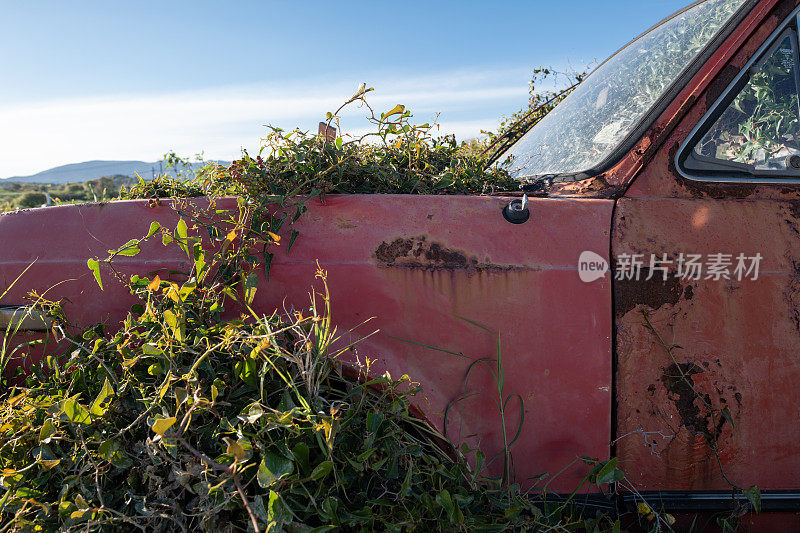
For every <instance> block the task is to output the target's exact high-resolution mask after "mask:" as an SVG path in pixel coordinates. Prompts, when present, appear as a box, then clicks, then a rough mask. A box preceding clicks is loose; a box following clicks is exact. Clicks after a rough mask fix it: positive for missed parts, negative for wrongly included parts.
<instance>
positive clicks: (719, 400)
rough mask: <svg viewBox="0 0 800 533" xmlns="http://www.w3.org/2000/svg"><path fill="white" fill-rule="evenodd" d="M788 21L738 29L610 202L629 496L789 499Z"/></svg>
mask: <svg viewBox="0 0 800 533" xmlns="http://www.w3.org/2000/svg"><path fill="white" fill-rule="evenodd" d="M797 12H798V10H797V9H796V8H795V3H794V2H784V3H782V4H781V5H779V6H777V7H776V8H775V9H774V10H773V13H772V16H771V17H769V18H765V19H764V22H762V24H761V26H760V27H759V28H751V29H749V30H748V31H749V32H750V33H749V37H748V39H747V40H745V41H743V42H742V43H741V45H740V47H739V49H738V51H737V52H736V53H735V55H733V57H732V59H731V60H730V62H729V63H728V65H727V66H725V67H724V68H722V69H720V70H719V71H718V72H719V74H718V75H717V78H716V79H715V80H714V81H713V82H712V83H711V84H710V85H709V87H708V89H707V90H706V92H705V93H704V94H701V95H700V97H699V98H698V99H697V100H696V101H695V102H694V103H693V106H692V108H691V109H690V110H689V111H688V113H687V114H686V115H685V117H684V118H683V119H682V121H681V123H680V124H679V125H678V126H677V127H676V128H675V130H674V131H673V132H672V133H671V135H670V136H669V138H668V139H667V140H666V142H665V143H664V145H663V146H662V147H661V148H660V149H659V151H658V152H657V154H656V155H655V156H654V157H653V159H652V160H651V161H650V162H649V163H648V164H647V166H646V167H645V168H644V169H643V170H642V171H641V173H640V174H639V175H638V176H637V177H636V179H635V181H634V182H633V184H632V185H631V187H630V188H629V189H628V190H627V192H626V193H625V194H624V196H623V197H622V198H620V199H619V200H618V202H617V206H616V210H615V214H614V229H613V235H612V255H613V257H614V260H615V263H616V272H615V281H614V298H615V302H614V309H615V324H616V328H615V330H616V349H615V353H616V370H615V383H616V398H617V414H616V428H615V441H614V442H615V448H616V454H617V456H618V457H619V460H620V463H621V465H622V468H623V469H624V470H625V471H626V472H627V473H628V475H629V477H630V480H631V481H632V483H633V485H634V487H635V488H636V489H638V490H641V491H683V490H687V489H688V490H693V491H697V490H704V491H711V493H710V494H711V495H710V496H709V494H708V493H707V494H705V496H704V497H706V498H708V497H711V498H714V497H717V498H718V499H720V500H721V499H727V500H728V501H729V500H730V494H731V492H732V491H733V492H734V493H736V492H739V494H740V495H741V491H740V490H739V489H743V488H747V487H750V486H753V485H756V486H758V487H759V488H760V489H762V491H764V493H763V495H762V497H763V498H764V501H771V502H773V503H775V502H777V501H778V500H781V501H784V502H789V501H790V500H792V501H794V503H786V505H788V508H793V507H792V506H793V505H796V497H797V495H798V494H800V425H798V424H797V414H798V405H800V387H798V386H797V384H798V383H799V382H800V185H798V184H800V144H798V139H800V135H799V134H800V127H799V126H798V124H799V123H800V114H799V113H798V105H800V104H798V86H800V83H799V82H798V79H799V78H798V72H800V70H799V69H798V45H797ZM781 490H782V491H786V490H788V491H790V492H789V493H786V492H775V491H781ZM662 494H666V493H663V492H662Z"/></svg>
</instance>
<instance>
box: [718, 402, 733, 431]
mask: <svg viewBox="0 0 800 533" xmlns="http://www.w3.org/2000/svg"><path fill="white" fill-rule="evenodd" d="M720 414H721V415H722V418H724V419H725V421H726V422H728V424H730V425H731V429H733V428H734V427H735V426H734V425H733V415H732V414H731V410H730V409H729V408H727V407H726V408H725V409H723V410H722V411H720Z"/></svg>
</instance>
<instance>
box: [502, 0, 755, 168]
mask: <svg viewBox="0 0 800 533" xmlns="http://www.w3.org/2000/svg"><path fill="white" fill-rule="evenodd" d="M744 2H745V0H706V1H705V2H702V3H699V4H697V5H695V6H693V7H691V8H689V9H687V10H686V11H683V12H682V13H679V14H677V15H675V16H673V17H672V18H670V19H669V20H667V21H666V22H664V23H662V24H660V25H659V26H657V27H656V28H654V29H652V30H650V31H649V32H648V33H646V34H645V35H643V36H642V37H640V38H638V39H636V40H635V41H633V42H631V43H630V44H628V45H627V46H626V47H625V48H623V49H622V50H620V51H619V52H617V53H616V54H615V55H613V56H612V57H611V58H610V59H608V60H607V61H606V62H605V63H603V64H602V65H601V66H600V67H598V68H597V69H596V70H595V71H594V72H593V73H592V74H591V75H590V76H589V77H587V78H586V80H584V82H583V83H581V84H580V85H579V86H578V87H577V88H576V89H575V91H574V92H573V93H572V94H570V95H569V96H568V97H567V98H565V99H564V101H562V102H561V103H560V104H559V105H558V106H557V107H556V108H555V109H554V110H553V111H551V112H550V113H549V114H548V115H547V116H546V117H545V118H544V119H542V120H541V121H540V122H539V123H538V124H536V125H535V126H534V127H533V128H532V129H531V130H530V131H529V132H528V133H526V134H525V135H524V136H523V137H522V138H521V139H520V140H519V141H517V143H516V144H514V145H513V146H512V147H511V148H510V149H509V150H508V151H507V152H506V153H505V154H504V155H503V156H502V157H501V158H500V161H504V160H506V159H507V157H508V156H511V159H510V161H509V164H510V166H509V170H510V171H511V173H512V175H513V176H515V177H516V178H518V179H525V178H531V177H534V176H540V175H543V174H562V173H575V172H581V171H584V170H588V169H590V168H592V167H594V166H596V165H597V164H599V163H600V162H601V161H602V160H603V159H604V158H605V157H606V156H608V155H609V154H610V153H611V152H612V151H613V150H614V148H616V147H617V146H618V145H619V144H620V143H621V142H622V140H623V139H624V138H625V137H626V136H627V135H628V134H629V133H630V132H631V131H632V130H633V129H634V128H635V127H636V125H637V124H638V122H639V121H640V119H642V117H644V115H645V114H646V113H647V112H648V111H649V110H650V108H651V107H653V105H654V104H655V103H656V101H657V100H658V98H659V97H660V96H661V95H663V94H664V93H665V92H666V90H667V89H668V88H669V86H670V85H671V84H672V83H673V82H674V81H675V80H676V79H677V78H678V76H679V75H680V74H681V72H682V71H683V70H684V69H685V68H686V67H687V66H688V65H689V63H690V62H691V60H692V59H694V58H695V57H696V56H697V55H698V54H699V53H700V52H701V51H702V50H703V48H704V47H705V45H706V44H708V42H709V41H710V40H711V39H712V38H713V37H714V35H716V34H717V32H718V31H719V30H720V29H721V28H722V26H723V25H724V24H725V22H726V21H727V20H728V19H729V18H730V17H731V16H732V15H733V14H734V13H735V12H736V10H737V9H738V8H739V7H740V6H741V5H742V4H743V3H744Z"/></svg>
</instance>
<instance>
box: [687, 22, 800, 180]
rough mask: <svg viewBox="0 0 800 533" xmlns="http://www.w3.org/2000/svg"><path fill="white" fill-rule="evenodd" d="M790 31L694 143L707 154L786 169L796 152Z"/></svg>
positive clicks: (760, 167) (798, 144)
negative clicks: (700, 138)
mask: <svg viewBox="0 0 800 533" xmlns="http://www.w3.org/2000/svg"><path fill="white" fill-rule="evenodd" d="M793 40H794V35H792V34H787V35H786V36H785V37H784V38H783V39H781V40H780V41H779V42H778V45H777V47H775V48H774V51H773V52H772V53H771V54H769V55H768V56H767V57H766V59H765V60H764V61H763V62H762V63H761V65H760V66H758V67H757V69H756V70H755V73H754V74H752V76H751V77H750V80H749V81H748V82H747V84H746V85H745V86H744V88H742V90H741V91H740V92H739V94H737V95H736V98H735V99H734V100H733V102H731V104H730V105H729V106H728V107H727V109H725V111H724V112H723V113H722V115H721V116H720V117H719V119H717V121H716V122H715V123H714V125H713V126H712V127H711V129H710V130H709V131H708V133H706V134H705V136H704V137H703V139H702V140H701V141H700V142H698V143H697V145H696V146H695V148H694V149H695V152H696V153H697V155H699V156H704V157H706V158H713V159H721V160H724V161H735V162H737V163H744V164H746V165H752V166H753V167H754V168H755V169H758V170H784V169H786V168H787V166H788V165H787V159H788V158H789V156H792V155H797V154H800V142H798V134H799V133H800V131H798V129H799V128H798V124H800V120H799V119H800V116H799V115H798V107H797V106H798V100H797V72H796V65H795V48H794V46H793V42H792V41H793Z"/></svg>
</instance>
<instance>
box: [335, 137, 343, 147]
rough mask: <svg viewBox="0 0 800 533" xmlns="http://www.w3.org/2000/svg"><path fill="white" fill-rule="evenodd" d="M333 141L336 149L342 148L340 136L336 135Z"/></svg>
mask: <svg viewBox="0 0 800 533" xmlns="http://www.w3.org/2000/svg"><path fill="white" fill-rule="evenodd" d="M334 143H335V144H336V148H337V149H338V150H341V149H342V138H341V137H336V140H335V141H334Z"/></svg>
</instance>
